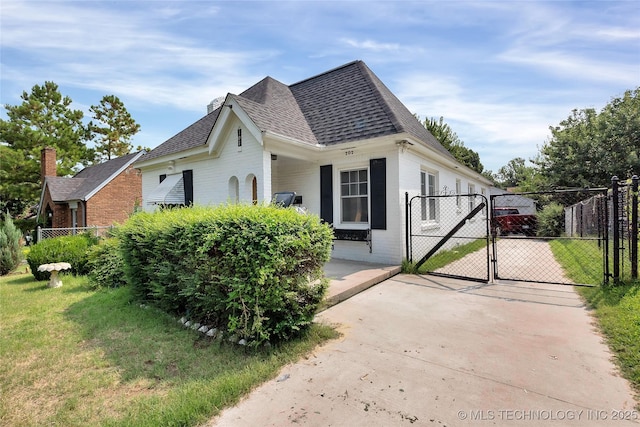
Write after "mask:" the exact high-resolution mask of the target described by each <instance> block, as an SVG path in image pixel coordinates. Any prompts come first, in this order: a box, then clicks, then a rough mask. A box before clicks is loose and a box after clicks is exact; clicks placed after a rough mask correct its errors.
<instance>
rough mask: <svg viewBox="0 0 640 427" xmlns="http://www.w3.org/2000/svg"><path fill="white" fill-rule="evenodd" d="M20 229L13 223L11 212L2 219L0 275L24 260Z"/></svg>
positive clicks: (0, 229)
mask: <svg viewBox="0 0 640 427" xmlns="http://www.w3.org/2000/svg"><path fill="white" fill-rule="evenodd" d="M20 237H21V234H20V230H18V229H17V228H16V226H15V225H14V224H13V220H12V219H11V216H9V214H7V213H5V214H4V220H3V221H0V276H2V275H5V274H7V273H9V272H10V271H11V270H13V269H14V268H16V267H17V266H18V264H20V261H22V249H21V248H20Z"/></svg>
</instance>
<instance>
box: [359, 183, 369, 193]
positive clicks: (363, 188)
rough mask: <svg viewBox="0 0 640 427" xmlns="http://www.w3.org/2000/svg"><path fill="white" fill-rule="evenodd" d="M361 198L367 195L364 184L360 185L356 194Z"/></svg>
mask: <svg viewBox="0 0 640 427" xmlns="http://www.w3.org/2000/svg"><path fill="white" fill-rule="evenodd" d="M358 194H360V195H361V196H364V195H365V194H367V183H366V182H365V183H364V184H360V192H359V193H358Z"/></svg>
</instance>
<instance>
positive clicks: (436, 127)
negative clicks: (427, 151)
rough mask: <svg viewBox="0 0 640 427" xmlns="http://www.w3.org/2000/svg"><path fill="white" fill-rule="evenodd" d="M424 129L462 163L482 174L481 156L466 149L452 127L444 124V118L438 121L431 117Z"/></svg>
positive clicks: (425, 123)
mask: <svg viewBox="0 0 640 427" xmlns="http://www.w3.org/2000/svg"><path fill="white" fill-rule="evenodd" d="M423 124H424V127H425V128H427V130H428V131H429V132H430V133H431V135H433V136H434V137H435V138H436V139H437V140H438V141H439V142H440V144H442V146H443V147H444V148H446V149H447V150H449V152H450V153H451V154H452V155H453V157H455V158H456V160H458V161H459V162H460V163H462V164H463V165H465V166H468V167H469V168H471V169H473V170H474V171H476V172H478V173H480V174H481V173H482V172H483V170H484V166H482V163H480V155H479V154H478V153H477V152H475V151H473V150H471V149H470V148H467V147H465V145H464V142H462V141H461V140H460V138H459V137H458V135H457V134H456V133H455V132H454V131H453V130H452V129H451V127H450V126H449V125H448V124H446V123H445V122H444V118H443V117H440V119H436V118H435V117H431V118H428V119H425V121H424V122H423Z"/></svg>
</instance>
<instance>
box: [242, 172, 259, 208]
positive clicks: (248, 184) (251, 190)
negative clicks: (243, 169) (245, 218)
mask: <svg viewBox="0 0 640 427" xmlns="http://www.w3.org/2000/svg"><path fill="white" fill-rule="evenodd" d="M244 183H245V193H244V194H245V195H246V196H249V195H251V202H252V203H253V204H254V205H256V204H258V178H256V176H255V175H254V174H252V173H251V174H249V175H247V178H246V179H245V182H244Z"/></svg>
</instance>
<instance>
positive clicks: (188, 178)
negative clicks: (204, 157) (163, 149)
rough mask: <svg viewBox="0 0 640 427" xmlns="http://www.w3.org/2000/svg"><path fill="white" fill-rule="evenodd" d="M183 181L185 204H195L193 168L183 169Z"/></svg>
mask: <svg viewBox="0 0 640 427" xmlns="http://www.w3.org/2000/svg"><path fill="white" fill-rule="evenodd" d="M182 182H183V183H184V204H185V206H190V205H192V204H193V170H191V169H189V170H185V171H182Z"/></svg>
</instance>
